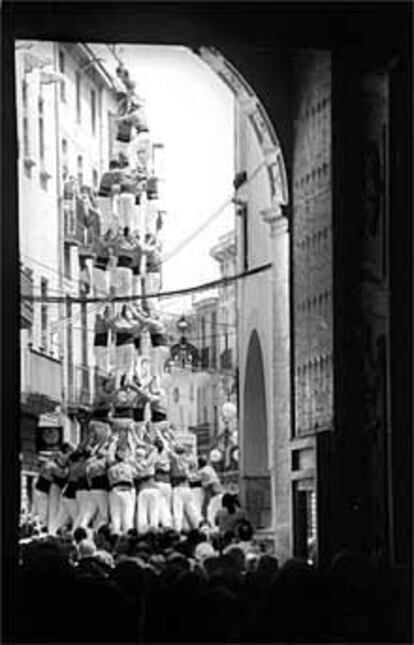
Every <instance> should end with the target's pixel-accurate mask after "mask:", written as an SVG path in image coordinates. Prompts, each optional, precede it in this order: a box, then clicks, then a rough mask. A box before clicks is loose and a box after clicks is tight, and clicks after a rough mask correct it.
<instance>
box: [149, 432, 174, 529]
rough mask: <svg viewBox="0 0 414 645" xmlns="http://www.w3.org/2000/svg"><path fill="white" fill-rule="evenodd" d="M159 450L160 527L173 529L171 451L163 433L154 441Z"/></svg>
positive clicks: (156, 466)
mask: <svg viewBox="0 0 414 645" xmlns="http://www.w3.org/2000/svg"><path fill="white" fill-rule="evenodd" d="M154 446H155V448H156V449H157V452H158V454H157V456H156V459H155V482H156V484H157V488H158V490H159V492H160V496H161V498H160V525H161V526H162V527H163V528H166V529H169V528H173V518H172V488H171V465H170V450H169V448H168V445H167V442H166V441H165V439H163V438H162V435H161V433H158V436H157V437H156V438H155V440H154Z"/></svg>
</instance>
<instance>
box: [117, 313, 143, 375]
mask: <svg viewBox="0 0 414 645" xmlns="http://www.w3.org/2000/svg"><path fill="white" fill-rule="evenodd" d="M110 326H111V329H112V330H113V331H114V332H115V374H116V385H117V387H119V386H120V383H121V379H122V377H123V376H124V375H125V376H126V378H127V380H128V381H131V380H132V375H133V372H134V366H135V354H136V352H135V346H134V334H135V333H136V332H137V330H138V331H139V324H137V322H136V321H134V320H133V319H132V318H131V316H130V315H129V313H128V308H127V306H126V305H124V306H123V307H122V311H121V313H119V314H118V315H116V316H115V318H113V319H112V320H111V322H110Z"/></svg>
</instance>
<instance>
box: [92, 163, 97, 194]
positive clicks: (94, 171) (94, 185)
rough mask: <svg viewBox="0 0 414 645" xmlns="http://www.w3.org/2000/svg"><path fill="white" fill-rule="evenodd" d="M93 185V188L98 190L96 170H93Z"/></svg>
mask: <svg viewBox="0 0 414 645" xmlns="http://www.w3.org/2000/svg"><path fill="white" fill-rule="evenodd" d="M92 184H93V187H94V188H95V189H96V190H98V171H97V170H96V168H94V169H93V170H92Z"/></svg>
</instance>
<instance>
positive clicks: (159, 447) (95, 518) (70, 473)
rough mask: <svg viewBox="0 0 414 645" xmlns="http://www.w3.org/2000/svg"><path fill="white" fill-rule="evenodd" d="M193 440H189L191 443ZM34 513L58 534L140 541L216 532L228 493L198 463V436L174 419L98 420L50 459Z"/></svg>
mask: <svg viewBox="0 0 414 645" xmlns="http://www.w3.org/2000/svg"><path fill="white" fill-rule="evenodd" d="M186 439H188V442H186ZM35 493H36V504H35V509H36V510H35V512H36V513H37V515H38V518H39V520H40V523H41V525H42V526H44V527H46V529H47V531H48V532H49V533H50V534H51V535H56V534H57V532H58V531H59V530H62V529H68V530H70V531H72V532H73V531H75V530H76V529H77V528H83V529H94V530H96V529H98V528H99V527H100V526H103V525H107V526H108V527H110V529H111V530H112V532H113V533H116V534H126V533H128V532H129V531H131V530H133V529H134V530H135V531H137V533H138V535H143V534H146V533H148V531H153V532H154V531H155V532H158V531H165V530H168V529H174V530H175V531H176V532H178V533H182V532H187V531H190V530H191V529H196V528H200V526H202V525H203V524H206V523H207V524H208V526H209V528H210V529H214V527H215V518H216V515H217V512H218V511H219V509H220V508H221V502H222V497H223V493H224V490H223V487H222V485H221V482H220V480H219V477H218V475H217V473H216V472H215V471H214V469H213V468H212V467H211V466H209V465H208V464H207V463H204V464H203V463H202V462H201V461H200V459H197V454H196V451H195V444H194V438H193V436H192V435H191V433H188V438H187V437H186V433H177V432H175V431H174V430H172V429H171V427H170V425H169V423H168V421H161V422H158V423H156V422H151V421H144V422H139V421H138V422H136V421H134V420H133V419H131V418H129V417H114V418H112V419H111V420H96V419H92V420H90V421H89V424H88V432H87V436H86V438H85V440H84V441H83V442H82V444H81V445H79V446H77V447H76V448H75V449H73V448H70V447H66V448H65V450H64V451H62V452H61V453H58V454H57V455H55V456H53V457H50V458H49V459H48V461H47V462H45V463H44V465H43V466H42V471H41V473H40V475H39V480H38V482H37V485H36V491H35Z"/></svg>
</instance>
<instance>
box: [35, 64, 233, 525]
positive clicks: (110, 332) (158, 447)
mask: <svg viewBox="0 0 414 645" xmlns="http://www.w3.org/2000/svg"><path fill="white" fill-rule="evenodd" d="M117 76H118V78H119V79H120V81H121V83H122V91H118V92H117V103H118V112H117V131H116V138H115V141H114V142H113V143H114V145H113V150H114V154H113V155H112V159H111V160H110V163H109V168H108V170H107V172H105V173H104V174H103V176H102V177H101V181H100V186H99V191H98V195H97V196H96V197H95V196H93V195H91V194H90V192H88V191H86V190H82V189H80V193H81V199H80V200H78V202H77V203H79V201H80V202H81V207H82V208H83V211H84V213H89V214H90V213H92V214H95V218H93V217H92V220H93V222H92V224H91V222H89V223H87V225H88V237H87V241H88V242H89V245H90V247H91V250H92V255H93V283H94V286H95V290H96V295H97V296H98V299H99V303H98V305H97V308H96V319H95V337H94V352H95V360H96V366H97V369H98V375H99V378H98V381H99V382H98V387H97V392H96V396H95V401H94V406H93V410H92V413H91V415H90V419H89V421H88V429H87V432H86V436H85V437H84V439H83V441H82V442H81V444H80V445H78V446H77V447H76V448H75V449H74V448H72V447H70V446H64V448H63V449H62V451H61V452H60V453H58V454H57V455H55V456H54V457H53V458H50V459H49V460H48V461H46V462H45V463H44V464H43V466H42V469H41V472H40V475H39V479H38V481H37V484H36V510H37V514H38V517H39V519H40V521H41V523H43V525H44V526H46V527H47V529H48V531H49V532H50V533H55V532H56V531H57V530H58V529H59V528H60V527H62V526H70V527H71V528H72V530H74V529H76V528H77V527H83V528H88V527H91V526H93V527H99V525H102V524H107V523H108V522H109V523H110V524H111V526H112V529H113V531H115V532H117V533H123V532H127V531H128V530H130V529H132V528H136V529H137V530H138V532H139V533H145V532H146V531H148V530H149V529H153V530H158V529H160V528H163V527H164V528H170V527H171V528H175V529H176V530H178V531H181V530H185V529H189V528H195V527H197V526H199V524H200V522H201V521H202V520H203V516H206V515H207V510H206V509H207V506H206V501H209V500H210V498H211V502H210V505H209V511H208V513H209V515H210V519H211V514H212V513H213V512H214V507H215V506H217V500H218V499H219V497H220V493H221V489H220V482H219V480H218V478H217V475H216V474H215V472H214V470H213V469H212V468H211V467H209V466H206V464H203V465H202V467H201V468H199V467H198V466H200V464H197V458H196V456H195V455H194V454H193V452H192V450H191V449H190V448H188V447H186V446H185V445H180V443H179V442H178V441H177V437H176V435H175V432H174V430H173V429H172V428H171V427H170V424H169V422H168V418H167V406H166V395H165V391H164V390H163V387H162V385H163V371H164V364H165V361H166V360H167V359H168V357H169V353H170V350H169V347H168V339H167V336H166V329H165V326H164V323H163V321H162V319H161V316H160V312H159V299H158V295H159V292H160V288H161V248H162V246H161V240H160V232H161V228H162V220H161V213H160V211H159V208H158V199H157V197H158V195H157V178H156V176H155V174H154V168H153V167H152V158H151V157H152V143H151V137H150V133H149V128H148V124H147V118H146V114H145V110H144V105H143V103H142V101H141V100H140V98H138V96H137V95H136V93H135V83H134V82H133V81H132V80H131V79H130V77H129V73H128V71H127V70H126V69H125V68H124V67H123V66H122V65H121V66H119V68H118V69H117ZM74 192H75V189H74V186H73V185H71V180H69V182H67V185H66V190H65V200H66V206H68V204H69V203H70V200H73V199H74ZM90 217H91V216H90ZM134 297H136V298H134ZM214 499H216V502H215V504H214V503H213V501H214ZM212 505H213V506H212Z"/></svg>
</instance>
